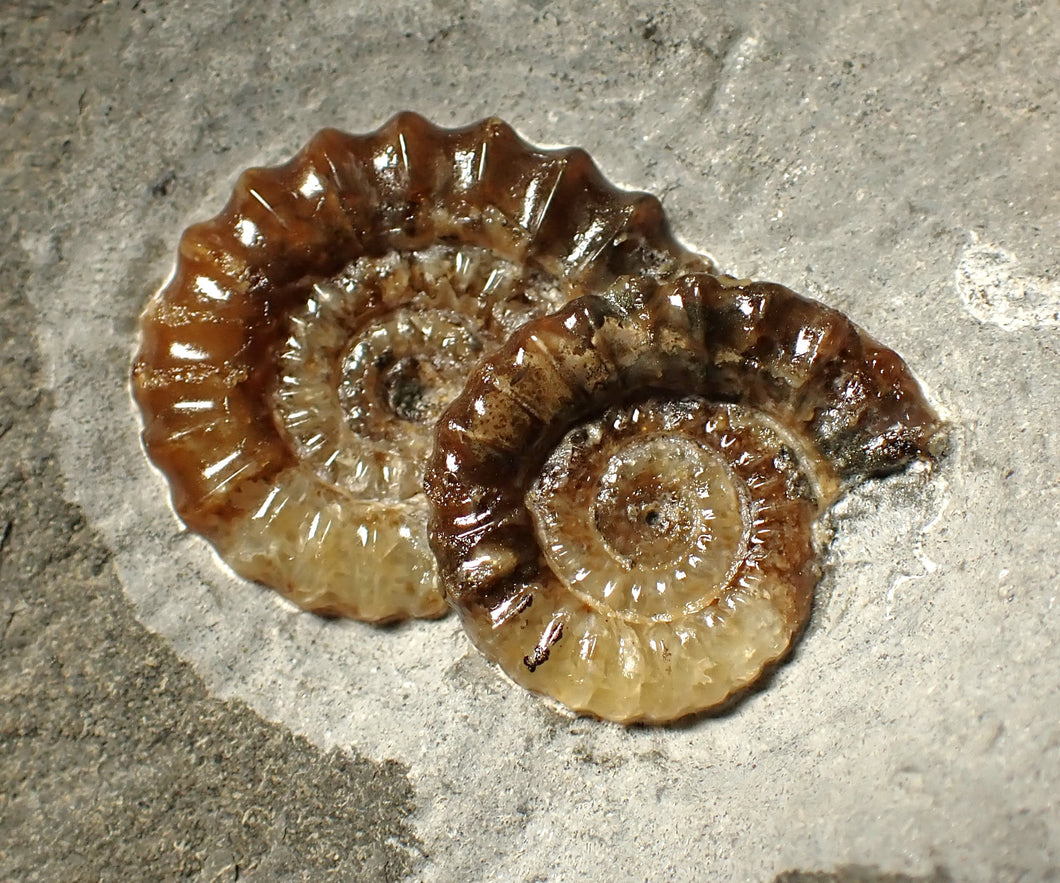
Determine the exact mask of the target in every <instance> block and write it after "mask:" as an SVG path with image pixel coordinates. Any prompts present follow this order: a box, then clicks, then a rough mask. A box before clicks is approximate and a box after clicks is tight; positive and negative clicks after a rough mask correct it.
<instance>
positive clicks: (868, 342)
mask: <svg viewBox="0 0 1060 883" xmlns="http://www.w3.org/2000/svg"><path fill="white" fill-rule="evenodd" d="M940 432H941V424H940V421H939V420H938V418H937V417H936V415H935V414H934V413H933V411H932V410H931V408H930V407H929V406H928V404H927V403H926V401H925V400H924V397H923V394H922V393H921V391H920V389H919V387H918V385H917V383H916V381H915V380H914V379H913V377H912V376H911V374H910V373H909V371H908V369H907V368H906V366H905V364H904V363H903V362H902V361H901V359H900V358H899V357H898V356H897V355H896V354H895V353H893V352H892V351H890V350H888V349H886V348H884V347H882V346H880V345H879V344H877V343H876V342H875V341H873V340H872V339H871V338H869V337H868V336H867V335H866V334H865V333H864V332H863V331H861V330H860V329H858V328H857V327H856V326H855V325H853V324H852V323H851V322H850V321H849V320H847V319H846V318H845V317H843V316H842V315H841V314H839V313H837V312H835V311H834V310H831V309H828V308H826V307H824V306H822V305H821V304H819V303H816V302H814V301H811V300H808V299H806V298H803V297H800V296H799V295H797V294H795V293H793V292H791V291H789V290H787V289H785V288H783V287H781V286H779V285H772V284H768V283H758V282H746V281H743V282H741V281H738V280H734V279H730V278H716V277H714V276H709V275H690V276H687V277H684V278H682V279H679V280H677V281H675V282H672V283H667V284H657V283H655V282H652V281H646V280H643V279H642V280H625V282H624V283H619V284H617V285H616V286H615V287H614V288H613V290H612V291H611V292H609V294H608V296H607V297H599V296H593V295H590V296H586V297H583V298H580V299H578V300H576V301H573V302H572V303H569V304H567V305H566V306H564V307H563V308H561V309H560V310H559V311H558V312H557V313H555V314H553V315H551V316H547V317H543V318H540V319H537V320H535V321H533V322H530V323H528V324H527V325H525V326H523V328H521V329H520V330H518V331H517V332H515V334H513V335H512V337H511V338H510V340H509V341H508V343H507V344H506V345H505V346H504V347H502V348H501V349H499V350H498V351H496V352H495V353H493V354H492V355H491V356H488V357H487V358H485V359H484V360H483V361H482V362H481V363H480V364H479V365H478V367H477V368H476V369H475V371H474V372H473V373H472V374H471V376H470V377H469V378H468V382H467V386H466V388H465V390H464V392H463V393H462V394H461V395H460V396H459V397H458V398H457V399H456V400H455V401H454V402H453V403H452V405H451V406H450V407H449V408H448V410H447V411H446V412H445V414H444V415H443V416H442V419H441V420H440V422H439V424H438V428H437V431H436V436H435V446H434V450H433V452H432V455H431V459H430V462H429V464H428V468H427V474H426V489H427V495H428V498H429V500H430V503H431V515H430V527H431V544H432V548H433V549H434V551H435V554H436V556H437V558H438V561H439V570H440V574H441V577H442V580H443V585H444V588H445V590H446V593H447V594H448V596H449V598H450V599H451V601H452V603H453V604H454V606H455V607H456V608H457V609H458V610H459V612H460V615H461V617H462V619H463V623H464V626H465V628H466V629H467V631H468V633H469V634H470V636H471V638H472V640H473V641H474V642H475V644H476V645H477V646H478V647H479V649H480V650H481V651H482V652H483V653H485V654H486V655H487V656H488V657H489V658H491V659H493V660H495V661H496V662H498V663H499V664H500V665H501V667H502V668H503V669H504V671H506V672H507V673H508V674H509V675H510V676H511V677H512V678H513V679H514V680H515V681H517V682H518V683H520V684H522V685H524V686H526V687H528V688H530V689H532V690H536V691H538V692H541V693H545V694H547V695H549V696H552V697H554V698H555V699H558V700H559V701H560V702H562V703H563V704H565V705H567V706H568V707H570V708H571V709H574V710H576V711H578V712H583V713H588V714H592V715H595V716H598V717H601V718H606V719H610V720H615V721H623V722H630V721H650V722H662V721H669V720H673V719H676V718H679V717H681V716H683V715H686V714H689V713H692V712H697V711H701V710H705V709H708V708H712V707H715V706H718V705H719V704H721V703H723V702H725V701H726V700H727V699H728V698H729V697H731V696H733V695H734V694H735V693H737V692H738V691H740V690H741V689H743V688H745V687H747V686H748V685H749V684H751V683H753V682H754V681H755V679H756V678H758V677H759V676H760V675H761V673H762V672H763V670H765V669H766V668H767V667H768V666H769V665H771V664H772V663H775V662H777V661H778V660H780V659H781V658H782V657H783V656H784V654H785V653H786V652H787V650H788V648H789V646H790V645H791V643H792V641H793V639H794V638H795V636H796V635H797V634H798V633H799V631H800V630H801V628H802V626H803V625H804V623H805V622H806V619H807V617H808V616H809V612H810V607H811V603H812V597H813V590H814V586H815V584H816V582H817V580H818V576H819V570H818V565H817V561H816V550H815V548H814V542H813V526H814V521H815V519H817V517H818V516H819V515H820V514H821V513H822V512H823V511H824V510H825V509H826V508H827V507H828V506H829V505H831V504H832V503H833V502H834V501H835V500H836V499H837V497H838V496H839V495H840V493H841V492H842V491H843V490H844V489H846V488H849V487H850V486H852V485H853V484H855V483H857V482H859V481H861V480H863V479H865V478H866V477H869V476H872V475H880V474H884V473H887V472H891V471H894V470H897V469H899V468H901V467H902V466H904V465H905V464H907V463H908V462H910V461H911V460H913V459H917V458H922V459H925V460H931V459H932V458H933V457H934V456H935V453H936V450H937V448H938V447H939V445H940V439H941V435H940Z"/></svg>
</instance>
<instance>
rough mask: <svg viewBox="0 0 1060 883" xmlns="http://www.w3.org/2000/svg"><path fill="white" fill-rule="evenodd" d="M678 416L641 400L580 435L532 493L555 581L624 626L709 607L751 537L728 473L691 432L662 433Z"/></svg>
mask: <svg viewBox="0 0 1060 883" xmlns="http://www.w3.org/2000/svg"><path fill="white" fill-rule="evenodd" d="M674 414H675V409H674V406H673V405H672V404H671V403H667V402H648V403H643V404H640V405H637V406H635V407H628V408H619V409H615V410H613V411H611V412H608V413H607V414H605V415H604V416H603V417H602V418H600V419H598V420H596V421H593V422H591V423H589V424H587V425H583V426H581V427H578V428H577V429H575V430H573V431H572V432H570V433H568V435H567V437H566V438H565V439H564V440H563V441H562V442H561V444H560V445H559V446H558V447H557V448H556V450H555V451H554V452H553V454H552V455H551V457H550V458H549V460H548V462H547V463H546V464H545V467H544V469H543V470H542V474H541V477H540V478H539V479H538V481H537V482H536V483H535V485H534V487H533V488H532V490H531V492H530V494H529V495H528V504H529V507H530V511H531V513H532V514H533V516H534V519H535V523H536V525H537V530H538V533H539V535H540V536H541V537H542V539H543V541H544V542H543V543H542V547H543V548H544V549H545V550H546V556H547V557H548V558H549V559H550V562H551V564H552V566H553V568H554V570H555V572H556V573H557V575H558V576H559V577H560V578H561V579H562V580H563V581H564V582H565V583H566V584H567V585H568V586H569V588H570V589H571V591H573V592H575V593H576V594H578V595H579V596H581V597H582V599H583V600H584V601H586V603H588V604H590V606H592V607H595V608H597V609H599V610H606V611H611V612H614V613H616V614H618V615H619V616H621V617H623V618H625V619H629V620H644V619H655V620H668V619H672V618H674V617H679V616H683V615H687V614H688V613H691V612H694V611H697V610H701V609H703V608H704V607H706V606H708V605H709V604H711V603H712V602H714V601H715V600H717V598H718V597H719V596H720V595H721V593H722V591H723V590H724V587H725V586H726V584H727V582H728V579H729V577H730V575H731V573H732V572H733V569H734V567H735V565H736V563H737V562H738V560H739V558H740V557H741V555H742V551H743V545H744V542H745V536H746V534H747V530H746V515H745V513H744V506H743V504H742V502H741V497H740V493H739V491H738V490H737V484H736V483H735V482H734V480H733V477H732V475H731V473H730V470H729V467H728V464H727V463H726V461H725V460H724V459H723V458H722V457H721V456H719V454H718V453H716V452H715V451H713V450H711V448H710V445H709V443H707V442H709V439H706V438H702V437H697V435H696V429H697V426H696V423H695V422H694V421H689V420H686V421H684V422H685V423H686V426H684V427H682V429H684V430H686V431H685V432H678V433H673V432H670V433H669V434H666V435H663V434H661V433H660V432H659V430H661V429H662V427H663V425H664V424H672V423H673V418H674ZM671 428H672V427H671Z"/></svg>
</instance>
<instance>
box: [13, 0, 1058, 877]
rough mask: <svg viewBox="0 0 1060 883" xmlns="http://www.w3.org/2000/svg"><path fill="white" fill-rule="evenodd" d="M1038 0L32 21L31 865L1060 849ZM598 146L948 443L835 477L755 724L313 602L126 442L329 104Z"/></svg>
mask: <svg viewBox="0 0 1060 883" xmlns="http://www.w3.org/2000/svg"><path fill="white" fill-rule="evenodd" d="M1057 33H1060V5H1058V4H1057V3H1056V2H1055V0H1044V2H1039V3H1035V2H1004V3H977V2H953V3H944V2H931V0H923V2H901V3H898V4H887V3H883V2H878V0H851V2H847V3H839V2H834V3H824V2H821V3H811V2H797V3H790V4H762V5H758V4H748V3H743V2H713V3H692V2H671V3H666V4H634V3H626V2H617V0H596V2H593V3H588V2H575V3H570V4H561V3H558V2H549V0H525V2H496V3H457V2H453V0H435V2H431V3H415V2H406V0H395V2H392V3H389V4H387V6H386V8H385V10H384V11H380V10H379V9H378V8H377V7H376V5H374V4H371V5H370V4H365V3H360V2H339V0H322V2H317V3H313V4H309V3H304V2H277V3H260V2H256V3H252V2H249V0H244V2H231V3H225V4H222V3H208V2H207V3H199V4H180V5H178V4H164V3H157V2H146V0H136V2H128V0H124V2H89V0H71V2H66V3H62V4H59V3H52V2H47V0H41V2H32V0H12V2H7V3H5V4H3V7H2V8H0V120H2V126H0V137H2V139H3V142H2V146H3V151H2V154H0V187H2V191H0V192H2V194H3V197H2V205H3V213H2V226H0V588H2V591H0V647H2V651H0V877H3V878H5V879H26V880H31V879H42V880H51V879H64V880H95V879H105V880H118V879H130V878H133V879H135V878H157V879H169V878H172V877H175V876H178V875H181V874H183V875H190V876H198V877H201V878H202V879H211V880H212V879H218V880H233V879H236V878H237V877H241V876H242V877H246V876H250V877H251V878H253V879H261V880H274V879H276V880H280V879H283V880H286V879H320V878H321V876H322V875H323V873H324V872H326V871H330V872H333V874H334V875H335V876H336V877H337V878H338V879H366V880H382V879H391V880H396V879H405V878H407V879H415V880H421V879H422V880H436V881H448V880H470V879H487V880H515V881H526V883H529V881H544V880H549V881H553V880H556V881H559V880H591V879H607V878H613V879H626V878H629V879H644V880H699V879H718V880H748V881H768V880H774V879H783V880H788V881H794V880H814V881H826V880H848V881H849V880H863V881H882V880H887V881H899V880H940V881H942V880H972V881H979V880H983V881H987V880H1003V881H1009V880H1028V881H1036V880H1047V879H1057V878H1058V877H1060V810H1058V807H1057V794H1058V793H1060V774H1058V771H1060V723H1058V709H1060V665H1058V656H1060V654H1058V651H1057V649H1056V648H1057V646H1058V643H1060V605H1058V604H1057V603H1056V597H1057V593H1058V586H1057V582H1058V554H1057V544H1058V539H1060V537H1058V529H1057V525H1058V521H1060V479H1058V476H1060V441H1058V439H1060V433H1058V432H1057V429H1058V426H1057V418H1056V411H1057V406H1058V404H1060V368H1058V362H1060V360H1058V349H1060V280H1058V278H1057V274H1056V267H1057V266H1058V257H1060V246H1058V238H1057V233H1058V231H1060V225H1058V221H1060V204H1058V199H1057V181H1058V180H1060V156H1058V153H1057V150H1056V144H1057V143H1058V137H1057V136H1058V131H1057V108H1058V106H1060V102H1058V82H1060V72H1058V67H1057V64H1056V56H1057V42H1056V39H1057V38H1056V35H1057ZM404 108H409V109H413V110H417V111H419V112H421V113H423V114H424V115H426V116H428V117H429V118H431V119H433V120H434V121H436V122H438V123H440V124H444V125H459V124H465V123H468V122H470V121H473V120H475V119H478V118H480V117H483V116H486V115H497V116H500V117H502V118H504V119H507V120H508V121H510V122H512V123H513V124H514V125H516V127H517V128H518V129H519V130H520V131H521V132H522V133H523V134H524V136H525V137H527V138H528V139H530V140H532V141H534V142H537V143H552V144H577V145H580V146H583V147H585V148H586V149H588V150H589V152H590V153H591V154H592V155H593V156H594V158H595V159H596V160H597V162H598V164H599V165H600V167H601V168H602V169H603V170H604V172H605V174H606V175H607V176H608V177H609V178H611V179H612V180H614V181H616V182H618V183H621V184H623V185H625V186H629V187H633V188H636V189H644V190H649V191H652V192H655V193H657V194H659V195H660V196H661V197H662V198H663V200H664V204H665V205H666V207H667V210H668V212H669V213H670V216H671V220H672V224H673V227H674V229H675V231H676V232H677V234H678V235H679V236H680V237H682V238H683V239H684V240H685V241H686V242H688V243H689V244H691V245H694V246H697V247H700V248H702V249H705V250H708V251H709V252H710V253H711V254H713V255H714V257H715V258H716V259H717V261H718V262H719V264H720V265H721V266H722V267H723V268H725V269H726V270H728V271H730V272H732V273H734V274H737V275H747V276H755V277H760V278H768V279H772V280H775V281H778V282H783V283H785V284H787V285H789V286H790V287H792V288H795V289H796V290H800V291H803V292H806V293H808V294H811V295H813V296H815V297H817V298H819V299H821V300H823V301H825V302H826V303H828V304H829V305H831V306H835V307H837V308H839V309H842V310H844V311H845V312H847V313H848V314H849V315H850V316H851V317H852V318H853V319H854V320H855V321H857V322H858V323H859V324H861V325H862V326H864V327H865V328H867V329H868V330H869V331H870V332H871V333H872V334H873V335H874V336H876V337H878V338H879V339H881V340H883V341H885V342H886V343H887V344H889V345H891V346H893V347H895V348H896V349H897V350H898V351H899V352H901V353H902V354H903V355H904V356H905V357H906V358H907V360H908V361H909V363H910V365H911V366H912V367H913V369H914V370H915V371H916V372H917V374H918V376H919V377H920V378H921V379H922V381H923V383H924V385H925V387H926V388H927V389H928V390H930V392H931V394H932V395H933V396H934V397H935V399H936V400H937V401H938V403H939V405H940V407H941V408H943V409H944V410H945V412H946V413H947V415H948V416H949V418H950V419H951V421H952V423H953V426H954V435H953V439H954V444H953V453H952V454H951V456H950V457H949V459H948V460H946V462H945V463H944V464H943V466H942V468H941V469H940V470H939V472H938V474H937V475H936V476H935V477H934V478H933V479H932V480H931V482H929V483H926V484H925V482H924V481H923V477H922V476H917V475H907V476H900V477H898V478H897V479H894V480H891V481H887V482H883V483H878V484H877V485H876V486H874V487H867V488H864V489H862V490H861V491H860V492H858V493H857V494H855V495H853V496H851V497H849V498H847V499H846V500H845V501H844V502H843V503H841V504H840V506H839V507H838V509H837V511H836V512H835V514H834V517H833V519H832V520H833V522H834V527H835V529H836V531H837V534H836V539H835V541H834V543H833V545H832V547H831V549H830V552H829V556H828V562H827V563H828V569H827V574H826V577H825V580H824V583H823V585H822V588H821V593H820V598H819V603H818V605H817V610H816V612H815V616H814V620H813V623H812V625H811V627H810V629H809V630H808V633H807V634H806V636H805V638H804V640H803V642H802V644H801V645H800V647H799V649H798V652H797V653H796V654H795V656H794V658H793V660H792V661H791V662H790V663H789V664H788V665H786V666H784V667H783V668H781V669H780V670H779V671H778V672H777V674H776V675H775V676H774V677H773V678H772V679H771V682H770V684H769V685H768V688H767V689H764V690H762V691H760V692H758V693H755V694H754V695H752V696H751V697H749V699H747V700H746V701H744V702H743V703H741V704H740V705H739V706H738V707H737V708H736V709H735V710H734V711H733V712H731V713H729V714H727V715H724V716H721V717H716V718H708V719H706V720H702V721H699V722H698V723H695V724H692V725H683V726H680V727H674V728H669V729H656V730H652V729H643V728H634V729H630V730H625V729H622V728H619V727H615V726H611V725H606V724H600V723H596V722H592V721H587V720H573V719H570V718H569V717H567V716H564V715H562V714H560V713H558V712H556V711H555V710H553V709H552V708H550V707H548V706H547V705H545V704H543V703H541V702H540V701H538V700H536V699H534V698H533V697H530V696H528V695H524V694H522V693H521V692H520V691H517V690H515V689H514V688H512V687H511V686H510V685H508V684H507V683H506V682H505V681H503V680H502V679H501V678H500V677H499V676H498V675H496V674H495V673H494V672H493V671H492V670H491V669H490V668H489V666H488V665H486V664H485V663H484V662H482V661H481V660H480V659H479V658H478V656H477V655H476V654H474V653H473V652H472V651H471V650H470V649H469V645H468V644H467V643H466V642H465V641H464V639H463V637H462V635H461V633H460V631H459V628H458V626H457V625H456V624H455V623H454V622H453V621H452V620H451V619H450V620H446V621H444V622H442V623H434V624H429V625H427V624H414V625H409V626H403V627H399V628H391V629H385V630H380V629H372V628H370V627H367V626H362V625H358V624H352V623H324V622H320V621H318V620H315V619H313V618H311V617H306V616H299V615H298V614H296V613H294V612H293V611H292V610H291V609H290V608H289V607H287V606H286V605H284V604H283V603H282V602H280V601H278V600H277V599H275V598H273V597H272V595H271V594H266V593H263V592H260V591H258V590H256V589H253V588H251V587H247V586H244V585H242V584H240V583H239V582H238V581H237V580H235V579H234V578H232V577H231V576H229V575H228V574H227V573H226V572H225V571H223V570H222V569H221V568H220V567H218V565H217V563H216V561H215V560H214V559H213V558H212V556H211V555H210V553H209V552H208V550H207V549H206V548H205V547H204V545H203V544H201V543H200V542H199V541H197V540H195V539H194V538H193V537H189V536H188V535H186V534H185V533H184V532H183V531H181V529H180V526H179V524H178V523H177V522H176V521H175V519H174V518H173V517H172V515H171V514H170V513H169V510H168V507H167V504H166V499H165V487H164V484H163V482H162V480H161V479H160V478H159V477H158V476H157V475H156V474H155V473H154V472H153V471H152V470H151V469H150V467H149V466H148V464H147V462H146V460H145V459H144V457H143V455H142V453H141V451H140V449H139V447H138V441H137V432H138V424H137V418H136V415H135V413H134V410H133V407H132V405H131V402H130V400H129V397H128V391H127V381H126V378H127V372H128V365H129V360H130V358H131V354H132V352H133V349H134V346H135V334H136V320H137V316H138V314H139V311H140V309H141V308H142V306H143V303H144V301H145V299H146V298H147V297H148V295H149V294H150V293H151V292H152V291H153V290H155V289H156V288H157V287H158V286H159V285H160V284H161V283H162V282H163V281H164V279H165V277H166V275H167V274H168V272H169V270H170V267H171V261H172V256H173V252H174V247H175V243H176V239H177V236H178V235H179V232H180V230H181V229H183V227H184V226H186V225H187V224H188V223H190V222H191V221H193V220H195V219H198V218H203V217H207V216H209V215H211V214H214V213H215V212H216V211H218V210H219V209H220V207H221V206H222V204H223V202H224V200H225V198H226V196H227V193H228V192H229V191H230V189H231V186H232V184H233V182H234V179H235V177H236V175H237V174H238V172H239V171H240V170H241V169H242V168H244V167H246V166H249V165H254V164H262V163H275V162H279V161H281V160H283V159H285V158H286V157H288V156H290V155H291V154H292V153H293V152H294V151H295V150H296V149H297V148H298V147H300V146H301V144H302V143H303V142H304V141H305V140H306V139H307V138H308V137H309V135H310V134H312V133H313V132H314V131H315V130H316V129H318V128H320V127H322V126H325V125H329V126H336V127H339V128H344V129H347V130H349V131H355V132H360V131H367V130H370V129H373V128H375V127H377V126H378V125H379V124H381V123H382V122H383V121H384V120H386V119H387V118H388V117H389V116H391V115H392V114H393V113H394V112H396V111H398V110H400V109H404Z"/></svg>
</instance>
